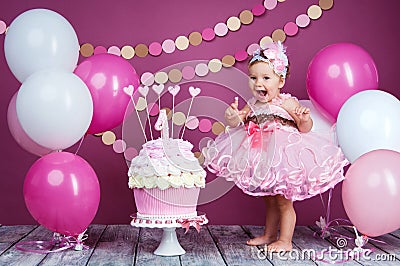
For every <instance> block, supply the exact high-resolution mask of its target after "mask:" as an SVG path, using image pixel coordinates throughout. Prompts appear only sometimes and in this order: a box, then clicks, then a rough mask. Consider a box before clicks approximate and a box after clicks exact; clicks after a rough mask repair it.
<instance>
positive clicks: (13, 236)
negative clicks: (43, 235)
mask: <svg viewBox="0 0 400 266" xmlns="http://www.w3.org/2000/svg"><path fill="white" fill-rule="evenodd" d="M36 227H37V225H13V226H0V256H1V254H3V253H4V252H5V251H6V250H7V249H9V248H10V247H11V246H12V245H14V244H15V243H17V242H18V241H19V240H20V239H22V238H23V237H25V236H26V235H28V234H29V233H30V232H31V231H33V230H34V229H35V228H36Z"/></svg>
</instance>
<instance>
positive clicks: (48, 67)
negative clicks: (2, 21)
mask: <svg viewBox="0 0 400 266" xmlns="http://www.w3.org/2000/svg"><path fill="white" fill-rule="evenodd" d="M79 49H80V47H79V42H78V38H77V35H76V33H75V31H74V29H73V27H72V26H71V24H70V23H69V22H68V21H67V20H66V19H65V18H64V17H63V16H61V15H60V14H58V13H56V12H54V11H51V10H47V9H32V10H28V11H26V12H24V13H22V14H20V15H19V16H18V17H17V18H16V19H15V20H14V21H13V22H12V23H11V24H10V26H9V28H8V31H7V34H6V37H5V41H4V52H5V57H6V60H7V64H8V66H9V68H10V70H11V72H12V73H13V74H14V76H15V77H16V78H17V79H18V80H19V81H20V82H21V83H22V85H21V87H20V89H19V90H18V92H17V93H15V95H14V96H13V97H12V99H11V101H10V104H9V107H8V114H7V120H8V125H9V129H10V132H11V134H12V136H13V137H14V139H15V140H16V141H17V143H18V144H19V145H20V146H21V147H22V148H24V149H25V150H27V151H28V152H31V153H33V154H36V155H38V156H43V157H41V158H40V159H38V160H37V161H36V162H35V163H34V164H33V165H32V167H31V168H30V169H29V171H28V173H27V175H26V178H25V183H24V198H25V203H26V205H27V207H28V210H29V212H30V213H31V214H32V216H33V217H34V218H35V220H36V221H37V222H39V223H40V224H41V225H43V226H45V227H47V228H48V229H50V230H52V231H54V232H57V233H60V234H64V235H67V236H76V235H79V234H81V233H82V232H83V231H84V230H85V229H86V228H87V226H88V225H89V224H90V223H91V221H92V220H93V218H94V216H95V214H96V212H97V209H98V205H99V201H100V186H99V181H98V178H97V176H96V174H95V172H94V170H93V169H92V167H91V166H90V164H89V163H88V162H86V161H85V160H84V159H82V158H81V157H79V156H78V155H76V154H72V153H69V152H62V151H61V150H63V149H66V148H68V147H71V146H72V145H74V144H75V143H77V142H78V141H79V140H80V139H83V138H84V136H85V135H86V134H95V133H101V132H104V131H106V130H109V129H111V128H113V127H115V126H118V125H119V124H121V123H122V121H123V118H124V115H125V111H126V109H127V106H128V104H129V101H130V96H128V95H126V94H125V93H124V90H123V88H124V87H127V86H129V85H132V86H133V87H134V88H137V87H138V85H139V78H138V75H137V74H136V71H135V69H134V68H133V67H132V66H131V65H130V64H129V63H128V62H127V61H126V60H124V59H122V58H120V57H118V56H115V55H111V54H100V55H95V56H92V57H90V58H87V59H86V60H85V61H83V62H82V63H81V64H79V65H78V66H77V63H78V59H79Z"/></svg>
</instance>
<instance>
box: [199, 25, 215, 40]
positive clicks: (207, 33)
mask: <svg viewBox="0 0 400 266" xmlns="http://www.w3.org/2000/svg"><path fill="white" fill-rule="evenodd" d="M201 36H202V37H203V40H205V41H211V40H213V39H214V38H215V32H214V30H213V29H211V28H206V29H204V30H203V32H202V33H201Z"/></svg>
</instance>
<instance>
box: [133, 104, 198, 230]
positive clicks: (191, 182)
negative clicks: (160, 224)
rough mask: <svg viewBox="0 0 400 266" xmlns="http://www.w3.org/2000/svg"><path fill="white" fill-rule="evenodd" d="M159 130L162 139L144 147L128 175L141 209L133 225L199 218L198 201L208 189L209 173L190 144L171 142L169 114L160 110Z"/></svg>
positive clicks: (156, 125)
mask: <svg viewBox="0 0 400 266" xmlns="http://www.w3.org/2000/svg"><path fill="white" fill-rule="evenodd" d="M155 128H156V130H160V131H161V137H160V138H158V139H155V140H150V141H148V142H146V143H144V144H143V146H142V149H141V150H140V152H139V154H138V156H136V157H135V158H133V159H132V161H131V164H130V167H129V171H128V176H129V182H128V186H129V188H130V189H132V190H133V193H134V197H135V203H136V208H137V214H136V216H134V217H133V221H132V224H133V223H137V222H143V221H145V222H149V221H150V222H151V221H154V220H158V221H165V220H166V219H170V220H171V221H176V220H177V219H190V218H195V217H198V214H197V211H196V207H197V200H198V197H199V193H200V189H201V188H204V187H205V179H206V171H205V170H204V169H203V168H202V167H201V166H200V163H199V161H198V159H197V158H196V157H195V156H194V154H193V152H192V151H191V150H192V148H193V145H192V144H191V143H190V142H188V141H185V140H183V139H173V138H169V136H168V120H167V115H166V112H165V110H160V114H159V117H158V120H157V122H156V124H155Z"/></svg>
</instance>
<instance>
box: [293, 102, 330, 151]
mask: <svg viewBox="0 0 400 266" xmlns="http://www.w3.org/2000/svg"><path fill="white" fill-rule="evenodd" d="M299 103H300V104H301V105H303V106H305V107H308V108H310V111H311V119H312V120H313V127H312V129H311V131H312V132H315V133H318V134H319V135H321V136H323V137H325V138H328V139H329V140H331V141H332V142H333V143H336V134H335V130H334V129H333V128H332V126H333V125H332V123H331V122H329V120H328V119H326V118H325V117H324V116H323V115H322V114H321V113H320V112H319V111H318V110H317V108H315V106H314V105H313V104H312V102H311V101H310V100H299Z"/></svg>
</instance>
